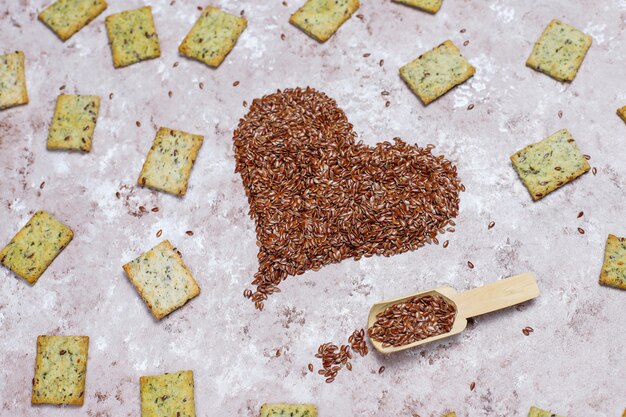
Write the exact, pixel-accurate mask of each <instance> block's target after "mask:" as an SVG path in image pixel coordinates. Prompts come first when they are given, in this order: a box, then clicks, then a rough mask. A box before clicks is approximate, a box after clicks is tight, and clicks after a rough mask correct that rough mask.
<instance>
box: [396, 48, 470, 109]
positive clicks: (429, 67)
mask: <svg viewBox="0 0 626 417" xmlns="http://www.w3.org/2000/svg"><path fill="white" fill-rule="evenodd" d="M475 72H476V69H475V68H474V67H473V66H472V64H470V63H469V62H468V61H467V59H465V58H464V57H463V56H462V55H461V52H460V51H459V49H458V48H457V47H456V46H454V44H453V43H452V42H451V41H449V40H447V41H445V42H444V43H442V44H441V45H439V46H437V47H435V48H433V49H431V50H430V51H428V52H426V53H424V54H422V55H420V56H419V57H418V58H417V59H415V60H413V61H411V62H410V63H408V64H406V65H405V66H403V67H402V68H400V76H401V77H402V79H403V80H404V82H406V84H407V85H408V86H409V88H410V89H411V91H413V93H415V94H416V95H417V96H418V97H419V98H420V100H422V102H423V103H424V104H428V103H430V102H432V101H434V100H436V99H437V98H439V97H441V96H442V95H444V94H445V93H447V92H448V91H449V90H450V89H452V88H453V87H455V86H457V85H459V84H461V83H463V82H465V81H466V80H467V79H469V78H470V77H471V76H472V75H474V73H475Z"/></svg>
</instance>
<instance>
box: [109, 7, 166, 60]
mask: <svg viewBox="0 0 626 417" xmlns="http://www.w3.org/2000/svg"><path fill="white" fill-rule="evenodd" d="M106 26H107V33H108V34H109V42H110V43H111V52H112V53H113V65H114V66H115V67H116V68H119V67H125V66H127V65H132V64H135V63H137V62H139V61H144V60H146V59H152V58H158V57H159V56H161V47H160V46H159V37H158V36H157V32H156V28H155V26H154V20H153V19H152V8H151V7H150V6H145V7H141V8H139V9H136V10H127V11H125V12H121V13H117V14H112V15H110V16H107V18H106Z"/></svg>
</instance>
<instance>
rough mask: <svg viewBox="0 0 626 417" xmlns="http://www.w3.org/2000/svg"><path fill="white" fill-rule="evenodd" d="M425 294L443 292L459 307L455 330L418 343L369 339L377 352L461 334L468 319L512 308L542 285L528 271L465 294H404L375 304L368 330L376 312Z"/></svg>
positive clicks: (533, 295) (447, 289)
mask: <svg viewBox="0 0 626 417" xmlns="http://www.w3.org/2000/svg"><path fill="white" fill-rule="evenodd" d="M426 295H440V296H441V297H443V298H444V299H445V300H446V301H447V302H448V303H450V304H451V305H453V306H455V307H456V318H455V320H454V324H453V325H452V329H451V330H450V331H449V332H448V333H444V334H440V335H438V336H433V337H429V338H426V339H422V340H418V341H417V342H413V343H409V344H407V345H402V346H389V347H383V344H382V343H381V342H379V341H377V340H374V339H372V338H370V342H371V343H372V345H374V347H375V348H376V350H377V351H379V352H381V353H393V352H399V351H401V350H404V349H409V348H412V347H415V346H419V345H421V344H424V343H429V342H434V341H435V340H439V339H443V338H444V337H450V336H453V335H455V334H458V333H461V332H462V331H463V330H465V327H466V326H467V319H468V318H470V317H474V316H480V315H481V314H485V313H490V312H492V311H496V310H500V309H501V308H506V307H510V306H512V305H515V304H519V303H523V302H524V301H528V300H531V299H533V298H536V297H537V296H539V287H537V280H536V279H535V274H533V273H532V272H526V273H524V274H521V275H516V276H514V277H510V278H506V279H503V280H500V281H496V282H492V283H491V284H487V285H484V286H482V287H478V288H474V289H473V290H469V291H465V292H462V293H458V292H456V290H455V289H454V288H451V287H439V288H435V289H432V290H428V291H422V292H418V293H415V294H411V295H407V296H405V297H400V298H396V299H393V300H386V301H381V302H379V303H376V304H374V306H373V307H372V309H371V310H370V315H369V318H368V320H367V328H368V329H369V328H370V327H372V326H373V325H374V322H375V321H376V315H377V314H378V313H380V312H381V311H383V310H385V309H386V308H387V307H389V306H391V305H393V304H399V303H403V302H406V301H409V300H410V299H412V298H415V297H419V296H426Z"/></svg>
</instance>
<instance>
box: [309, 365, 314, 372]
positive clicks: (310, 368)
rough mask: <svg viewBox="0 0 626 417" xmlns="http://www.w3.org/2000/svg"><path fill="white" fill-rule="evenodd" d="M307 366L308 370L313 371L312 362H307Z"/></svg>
mask: <svg viewBox="0 0 626 417" xmlns="http://www.w3.org/2000/svg"><path fill="white" fill-rule="evenodd" d="M308 368H309V372H313V364H312V363H310V364H309V366H308Z"/></svg>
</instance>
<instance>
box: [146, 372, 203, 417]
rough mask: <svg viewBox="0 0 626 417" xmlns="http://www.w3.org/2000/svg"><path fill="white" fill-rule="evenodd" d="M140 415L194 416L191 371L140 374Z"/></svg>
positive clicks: (154, 416) (160, 416)
mask: <svg viewBox="0 0 626 417" xmlns="http://www.w3.org/2000/svg"><path fill="white" fill-rule="evenodd" d="M139 381H140V386H141V417H195V415H196V409H195V403H194V398H193V372H192V371H180V372H174V373H171V374H163V375H155V376H142V377H141V378H140V379H139Z"/></svg>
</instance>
